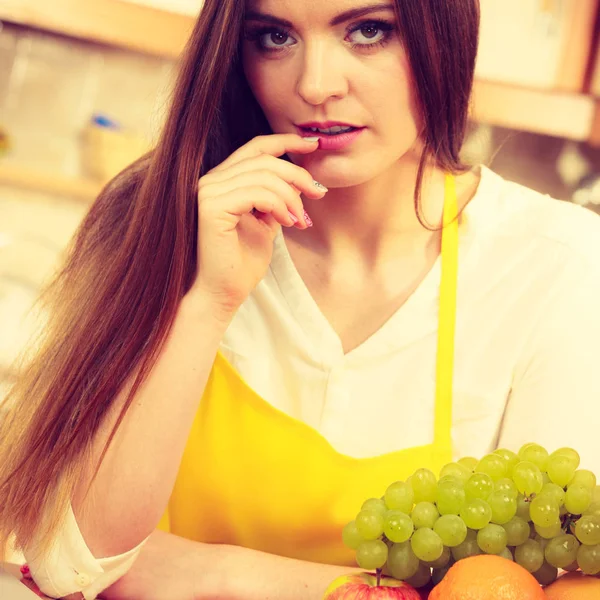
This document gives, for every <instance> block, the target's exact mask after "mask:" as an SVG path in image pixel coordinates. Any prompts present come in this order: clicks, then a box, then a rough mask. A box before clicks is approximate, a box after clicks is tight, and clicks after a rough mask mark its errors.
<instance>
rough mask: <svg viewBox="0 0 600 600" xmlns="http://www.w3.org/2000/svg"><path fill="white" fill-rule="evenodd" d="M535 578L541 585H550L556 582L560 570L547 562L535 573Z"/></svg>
mask: <svg viewBox="0 0 600 600" xmlns="http://www.w3.org/2000/svg"><path fill="white" fill-rule="evenodd" d="M533 576H534V577H535V578H536V579H537V582H538V583H539V584H540V585H544V586H545V585H550V584H551V583H552V582H553V581H556V578H557V577H558V569H557V568H556V567H553V566H552V565H551V564H548V563H547V562H545V563H544V564H543V565H542V567H541V568H540V569H538V570H537V571H536V572H535V573H533Z"/></svg>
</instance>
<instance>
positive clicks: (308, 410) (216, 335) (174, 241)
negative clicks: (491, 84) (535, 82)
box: [0, 0, 600, 599]
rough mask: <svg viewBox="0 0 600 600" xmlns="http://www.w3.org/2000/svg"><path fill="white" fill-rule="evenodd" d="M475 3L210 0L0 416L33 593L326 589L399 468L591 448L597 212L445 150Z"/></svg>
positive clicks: (459, 117) (10, 519)
mask: <svg viewBox="0 0 600 600" xmlns="http://www.w3.org/2000/svg"><path fill="white" fill-rule="evenodd" d="M478 16H479V15H478V3H477V1H476V0H453V1H449V0H446V1H444V2H439V1H438V0H436V1H433V0H428V1H423V0H414V1H403V2H399V1H397V2H392V1H388V2H383V3H379V4H373V5H369V4H368V2H365V0H330V1H329V2H327V3H321V2H295V1H294V0H279V1H275V0H254V1H251V2H249V3H248V4H247V6H243V3H242V2H241V1H240V0H207V2H206V4H205V6H204V8H203V10H202V14H201V16H200V18H199V20H198V23H197V26H196V29H195V31H194V33H193V35H192V39H191V42H190V44H189V46H188V49H187V52H186V54H185V57H184V60H183V65H182V70H181V74H180V77H179V80H178V83H177V87H176V91H175V95H174V99H173V104H172V107H171V111H170V114H169V117H168V120H167V123H166V126H165V129H164V132H163V135H162V137H161V139H160V141H159V143H158V145H157V147H156V149H155V151H154V152H153V153H152V154H151V155H150V156H148V157H146V158H145V159H144V160H142V161H140V162H139V163H138V164H136V165H134V166H132V167H131V168H130V169H128V170H127V171H126V172H124V173H123V174H121V175H120V176H119V177H117V178H116V180H115V181H114V182H112V183H111V184H110V185H109V186H108V187H107V189H105V190H104V191H103V193H102V194H101V196H100V197H99V198H98V200H97V201H96V203H95V204H94V206H93V207H92V209H91V211H90V212H89V214H88V216H87V218H86V219H85V221H84V223H83V224H82V226H81V229H80V231H79V233H78V235H77V237H76V240H75V242H74V245H73V248H72V250H71V253H70V256H69V258H68V261H67V263H66V266H65V269H64V271H63V272H62V273H61V275H60V276H59V278H58V280H57V281H56V283H55V284H54V287H53V296H52V298H53V300H52V304H51V311H50V324H49V326H48V327H47V328H46V339H45V340H44V345H43V346H42V348H41V349H40V350H39V351H38V352H37V355H36V356H35V357H34V358H33V359H32V361H31V362H30V364H29V366H28V368H27V370H26V371H25V375H24V377H23V379H22V380H21V381H20V382H19V384H18V385H17V386H16V387H15V389H14V391H13V393H12V396H11V398H10V399H9V402H11V403H12V404H11V405H10V406H11V412H10V413H9V414H8V417H7V419H6V420H5V421H4V422H3V424H2V431H1V432H0V433H1V436H2V439H3V447H2V452H1V455H0V465H1V466H0V548H2V547H4V543H5V542H6V540H7V539H8V538H9V536H10V535H11V533H14V534H15V538H16V541H17V545H18V546H19V547H20V548H22V549H23V550H24V553H25V558H26V559H27V561H28V564H29V568H30V570H31V573H32V576H33V577H34V579H35V580H36V581H37V582H38V584H39V585H40V587H41V588H42V590H43V591H45V592H46V593H47V594H49V595H51V596H54V597H60V596H69V595H71V594H73V596H72V597H79V598H80V597H84V598H86V599H87V598H94V597H95V596H96V595H97V594H99V593H101V592H102V591H103V590H105V591H104V592H103V594H104V596H105V597H107V598H131V597H135V598H165V597H168V598H170V599H178V598H181V599H189V598H243V599H254V598H265V597H271V598H279V599H285V598H295V599H297V598H310V599H312V598H319V597H321V595H322V593H323V590H324V589H325V587H326V586H327V584H328V583H329V582H330V581H331V580H332V579H333V578H334V577H335V576H337V575H338V574H340V573H343V572H347V571H348V569H349V566H348V565H352V564H353V562H352V554H351V553H349V552H348V551H347V550H344V548H343V546H342V544H341V536H340V532H341V529H342V527H343V525H344V524H345V523H346V522H347V521H349V520H351V519H352V518H353V516H354V514H355V512H356V510H357V508H358V507H359V506H360V503H361V502H362V501H363V500H364V499H365V498H367V497H368V496H369V495H375V494H377V495H380V494H381V493H382V491H383V490H384V489H385V487H386V486H387V485H388V484H389V483H390V482H391V481H394V480H396V479H403V478H406V477H408V475H410V473H411V472H412V471H413V470H414V469H416V468H418V467H424V466H425V467H429V468H431V469H433V470H435V471H439V468H440V467H441V466H442V465H443V464H444V463H446V462H449V461H451V460H452V459H453V457H454V458H456V457H459V456H465V455H474V456H481V455H483V454H485V453H487V452H489V451H491V450H492V449H493V448H495V447H496V446H498V445H502V446H507V447H512V448H515V447H518V446H519V445H520V444H521V443H522V442H524V441H530V440H535V441H537V442H540V443H542V444H548V445H549V446H559V445H571V446H575V447H577V448H578V449H579V450H580V451H581V453H582V455H583V459H584V463H585V461H586V460H587V461H590V460H592V459H593V458H594V454H593V444H594V442H593V440H594V436H595V430H594V429H593V428H592V424H591V422H592V419H585V418H581V416H580V415H585V414H586V413H587V412H588V411H591V410H592V409H594V407H595V405H596V400H597V398H598V392H599V391H600V384H599V381H598V379H597V378H596V377H595V376H594V366H595V365H594V361H595V357H596V356H597V350H598V340H599V339H600V326H599V322H598V318H597V316H596V314H595V298H596V297H597V296H595V294H596V293H598V292H599V291H600V272H599V267H598V263H597V262H596V258H597V256H599V255H600V253H599V252H598V250H599V249H600V245H599V242H598V239H599V238H600V236H599V235H598V233H599V232H600V225H599V222H598V219H597V218H596V217H594V216H593V215H592V214H591V213H587V212H584V210H583V209H577V208H575V207H573V206H571V205H566V204H562V203H559V202H556V201H553V200H550V199H547V198H543V197H541V196H540V195H538V194H536V193H534V192H532V191H530V190H526V189H524V188H521V187H519V186H517V185H514V184H510V183H508V182H505V181H503V180H502V179H501V178H500V177H498V176H497V175H495V174H493V173H492V172H491V171H488V170H487V169H485V168H477V169H473V170H469V169H467V168H466V167H465V166H464V165H463V164H462V163H461V161H460V158H459V151H460V148H461V144H462V142H463V138H464V135H465V127H466V122H467V110H468V101H469V96H470V92H471V86H472V81H473V71H474V64H475V56H476V48H477V36H478ZM332 128H333V129H332ZM340 128H341V130H340ZM340 131H341V132H340ZM199 175H200V176H199ZM308 215H310V216H308ZM459 249H460V254H458V250H459ZM457 270H458V274H457ZM569 417H571V418H569ZM592 466H594V465H592ZM40 516H43V518H41V517H40ZM159 522H160V529H161V530H162V531H155V530H156V528H157V526H158V525H159ZM43 550H48V552H46V553H44V552H43ZM138 555H139V556H138ZM106 557H112V558H106ZM136 557H137V560H136V561H135V564H133V563H134V560H135V559H136ZM132 564H133V567H132ZM335 565H337V566H335ZM117 580H118V581H117ZM114 582H117V583H114ZM111 584H114V585H112V587H111ZM70 597H71V596H70Z"/></svg>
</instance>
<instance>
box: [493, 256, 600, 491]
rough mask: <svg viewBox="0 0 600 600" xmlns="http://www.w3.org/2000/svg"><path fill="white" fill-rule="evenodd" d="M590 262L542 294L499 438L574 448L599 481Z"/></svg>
mask: <svg viewBox="0 0 600 600" xmlns="http://www.w3.org/2000/svg"><path fill="white" fill-rule="evenodd" d="M595 259H596V260H600V256H598V257H595ZM591 266H592V269H591V272H590V269H589V268H588V269H587V273H585V272H582V271H579V272H578V273H571V274H570V276H569V277H567V278H566V281H565V279H563V278H562V277H561V278H560V279H562V281H561V283H560V286H559V287H558V289H556V290H555V291H553V290H548V297H547V298H540V311H539V314H538V319H537V323H536V326H535V327H534V328H533V330H532V334H531V336H530V339H529V342H528V343H527V345H526V347H525V352H524V354H523V356H522V360H521V361H520V362H519V364H518V365H517V369H516V372H515V373H514V379H513V385H512V390H511V393H510V396H509V399H508V404H507V408H506V412H505V415H504V420H503V424H502V427H501V431H500V436H499V441H498V443H499V446H500V447H507V448H510V449H513V450H515V449H518V448H519V447H520V446H521V445H522V444H523V443H526V442H536V443H539V444H541V445H542V446H544V447H545V448H547V449H548V450H549V451H552V450H555V449H557V448H560V447H564V446H568V447H571V448H574V449H576V450H577V451H578V452H579V454H580V455H581V465H580V468H587V469H590V470H592V471H593V472H594V473H595V474H596V475H597V476H598V478H599V480H600V369H599V367H600V273H599V270H598V269H597V268H596V266H595V265H593V264H592V265H591ZM557 277H559V276H558V275H557ZM542 307H543V308H542Z"/></svg>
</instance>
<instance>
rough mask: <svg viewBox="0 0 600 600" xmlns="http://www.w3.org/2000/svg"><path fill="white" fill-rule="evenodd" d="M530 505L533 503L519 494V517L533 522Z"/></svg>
mask: <svg viewBox="0 0 600 600" xmlns="http://www.w3.org/2000/svg"><path fill="white" fill-rule="evenodd" d="M530 504H531V502H529V500H527V498H525V496H523V494H519V495H518V496H517V517H521V519H523V520H524V521H531V514H530V512H529V508H530Z"/></svg>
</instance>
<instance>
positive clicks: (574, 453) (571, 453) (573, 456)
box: [549, 448, 581, 470]
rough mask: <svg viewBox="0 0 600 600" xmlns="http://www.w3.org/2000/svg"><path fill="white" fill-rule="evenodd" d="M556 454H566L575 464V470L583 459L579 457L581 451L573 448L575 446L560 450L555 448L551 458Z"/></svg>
mask: <svg viewBox="0 0 600 600" xmlns="http://www.w3.org/2000/svg"><path fill="white" fill-rule="evenodd" d="M554 456H566V457H567V458H568V459H569V461H570V463H571V464H572V465H573V469H574V470H575V469H577V467H578V466H579V463H580V460H581V459H580V457H579V452H577V450H573V448H559V449H558V450H555V451H554V452H553V453H552V454H551V455H550V457H549V458H552V457H554Z"/></svg>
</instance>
